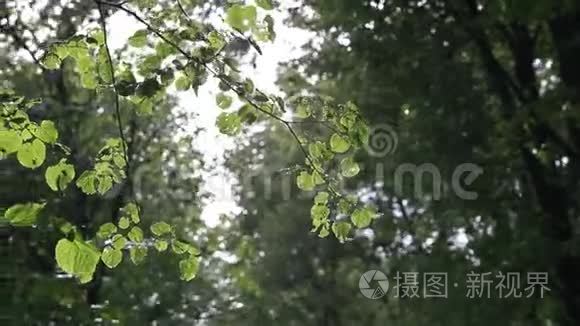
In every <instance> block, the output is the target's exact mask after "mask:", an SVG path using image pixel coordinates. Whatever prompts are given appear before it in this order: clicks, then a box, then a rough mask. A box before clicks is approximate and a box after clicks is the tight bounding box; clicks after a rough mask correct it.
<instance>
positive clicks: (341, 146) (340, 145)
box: [330, 133, 350, 153]
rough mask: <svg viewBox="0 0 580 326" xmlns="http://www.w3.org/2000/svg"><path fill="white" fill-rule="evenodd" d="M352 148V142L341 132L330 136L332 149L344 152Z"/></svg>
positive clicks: (336, 151)
mask: <svg viewBox="0 0 580 326" xmlns="http://www.w3.org/2000/svg"><path fill="white" fill-rule="evenodd" d="M349 148H350V143H349V142H348V140H347V139H346V138H344V137H342V136H341V135H339V134H336V133H335V134H333V135H332V136H331V137H330V149H331V150H332V151H333V152H335V153H344V152H346V151H348V149H349Z"/></svg>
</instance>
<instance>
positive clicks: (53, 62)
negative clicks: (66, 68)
mask: <svg viewBox="0 0 580 326" xmlns="http://www.w3.org/2000/svg"><path fill="white" fill-rule="evenodd" d="M61 62H62V60H61V59H60V58H59V57H58V55H56V54H54V53H52V52H48V53H46V54H45V55H44V56H43V57H42V59H40V63H42V65H43V66H44V67H45V68H46V69H58V68H60V64H61Z"/></svg>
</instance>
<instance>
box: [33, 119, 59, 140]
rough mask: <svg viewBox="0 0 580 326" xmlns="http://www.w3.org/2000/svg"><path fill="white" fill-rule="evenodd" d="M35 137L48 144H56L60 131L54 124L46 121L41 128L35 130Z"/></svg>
mask: <svg viewBox="0 0 580 326" xmlns="http://www.w3.org/2000/svg"><path fill="white" fill-rule="evenodd" d="M34 135H35V136H36V137H37V138H39V139H40V140H42V141H43V142H45V143H47V144H54V143H56V140H57V139H58V130H56V127H55V126H54V122H52V121H50V120H44V121H42V122H41V123H40V126H39V127H38V128H36V129H35V130H34Z"/></svg>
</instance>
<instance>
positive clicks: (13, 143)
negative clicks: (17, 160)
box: [0, 130, 22, 154]
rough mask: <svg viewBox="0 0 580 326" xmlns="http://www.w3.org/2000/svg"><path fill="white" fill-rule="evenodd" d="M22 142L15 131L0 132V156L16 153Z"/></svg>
mask: <svg viewBox="0 0 580 326" xmlns="http://www.w3.org/2000/svg"><path fill="white" fill-rule="evenodd" d="M20 145H22V140H21V139H20V136H19V135H18V133H17V132H16V131H13V130H0V154H10V153H14V152H16V151H17V150H18V149H19V148H20Z"/></svg>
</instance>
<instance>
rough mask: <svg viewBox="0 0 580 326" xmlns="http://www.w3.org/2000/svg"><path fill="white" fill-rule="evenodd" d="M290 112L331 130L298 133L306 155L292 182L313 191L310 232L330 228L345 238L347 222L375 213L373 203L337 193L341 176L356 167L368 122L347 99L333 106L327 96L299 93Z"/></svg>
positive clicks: (362, 221) (361, 221)
mask: <svg viewBox="0 0 580 326" xmlns="http://www.w3.org/2000/svg"><path fill="white" fill-rule="evenodd" d="M294 111H295V116H296V118H298V119H303V121H301V122H308V120H309V119H310V120H312V121H317V122H320V123H321V124H322V125H323V126H324V127H326V128H327V129H328V130H329V131H330V132H328V133H324V135H323V136H318V137H301V138H300V142H301V146H303V149H305V155H306V159H305V164H304V167H303V168H302V169H301V171H300V172H299V174H298V176H297V177H296V184H297V185H298V187H299V188H300V189H302V190H305V191H313V190H317V191H318V193H317V195H316V196H315V197H314V205H313V206H312V208H311V217H312V224H313V226H314V228H313V231H315V232H318V234H319V236H321V237H326V236H328V234H330V231H331V230H332V232H333V233H334V235H335V236H336V237H337V238H338V239H339V240H340V241H341V242H342V241H345V240H346V239H348V238H349V233H350V231H351V229H352V224H354V226H355V227H357V228H365V227H368V226H369V225H370V223H371V221H372V219H373V218H375V217H377V214H376V213H375V210H374V208H373V207H372V206H368V205H367V206H365V205H362V204H360V203H358V201H357V198H356V197H353V196H345V195H343V194H341V193H340V192H339V189H341V187H340V184H341V182H343V181H344V179H348V178H352V177H354V176H356V175H357V174H358V173H359V172H360V166H359V164H358V163H357V162H356V161H355V158H354V155H355V153H356V150H357V149H358V148H360V147H362V146H364V145H365V144H366V142H367V141H368V137H369V129H368V126H367V124H366V122H365V121H364V120H363V119H362V117H361V116H360V113H359V109H358V108H357V107H356V105H354V104H353V103H350V102H349V103H346V104H344V105H342V104H339V105H336V104H334V103H333V101H332V100H331V99H329V98H312V97H300V98H298V99H296V100H295V110H294ZM331 213H333V214H331ZM331 215H332V216H334V218H333V219H332V220H331V218H330V217H331ZM347 216H350V222H349V221H348V219H347V218H345V217H347ZM351 223H352V224H351Z"/></svg>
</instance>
